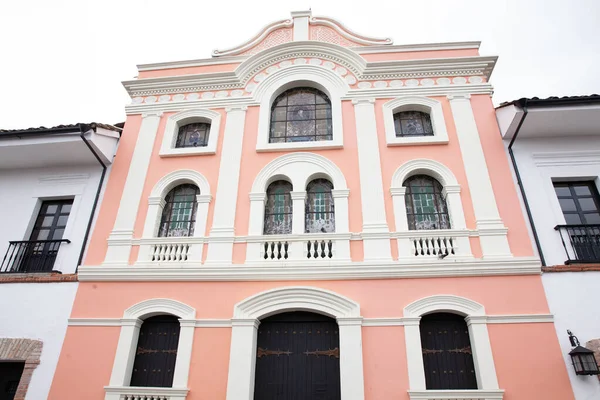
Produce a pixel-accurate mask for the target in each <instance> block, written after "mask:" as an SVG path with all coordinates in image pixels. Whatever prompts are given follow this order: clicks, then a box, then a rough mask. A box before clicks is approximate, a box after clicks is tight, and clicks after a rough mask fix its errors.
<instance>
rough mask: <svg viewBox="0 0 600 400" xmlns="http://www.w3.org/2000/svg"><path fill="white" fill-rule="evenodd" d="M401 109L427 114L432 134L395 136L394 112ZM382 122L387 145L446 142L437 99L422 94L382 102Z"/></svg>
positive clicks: (446, 135) (446, 138) (446, 132)
mask: <svg viewBox="0 0 600 400" xmlns="http://www.w3.org/2000/svg"><path fill="white" fill-rule="evenodd" d="M402 111H420V112H424V113H426V114H428V115H429V117H430V118H431V126H432V128H433V135H429V136H403V137H397V136H396V129H395V127H394V114H395V113H398V112H402ZM383 124H384V127H385V139H386V142H387V145H388V146H408V145H422V144H446V143H448V131H447V129H446V121H445V120H444V110H443V109H442V103H440V102H439V101H437V100H435V99H432V98H429V97H422V96H404V97H397V98H395V99H394V100H390V101H388V102H386V103H384V104H383Z"/></svg>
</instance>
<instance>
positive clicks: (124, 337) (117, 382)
mask: <svg viewBox="0 0 600 400" xmlns="http://www.w3.org/2000/svg"><path fill="white" fill-rule="evenodd" d="M141 326H142V321H141V320H140V319H132V320H122V321H121V333H120V334H119V342H118V343H117V353H116V354H115V360H114V362H113V369H112V373H111V375H110V381H109V382H110V383H109V385H110V386H129V383H130V380H131V371H132V370H133V361H134V360H135V351H136V349H137V342H138V338H139V336H140V327H141Z"/></svg>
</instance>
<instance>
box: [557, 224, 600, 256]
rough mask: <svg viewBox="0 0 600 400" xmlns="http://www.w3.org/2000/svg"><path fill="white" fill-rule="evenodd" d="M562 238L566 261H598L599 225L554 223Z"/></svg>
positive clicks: (599, 245) (599, 254)
mask: <svg viewBox="0 0 600 400" xmlns="http://www.w3.org/2000/svg"><path fill="white" fill-rule="evenodd" d="M554 229H556V230H557V231H558V232H559V234H560V239H561V240H562V244H563V247H564V248H565V253H567V261H565V264H574V263H600V225H556V226H555V227H554Z"/></svg>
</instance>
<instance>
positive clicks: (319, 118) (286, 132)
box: [269, 87, 333, 143]
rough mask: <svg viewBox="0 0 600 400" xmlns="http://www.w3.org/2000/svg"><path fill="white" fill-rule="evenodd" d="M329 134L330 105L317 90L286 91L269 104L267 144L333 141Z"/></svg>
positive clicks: (304, 88) (324, 96)
mask: <svg viewBox="0 0 600 400" xmlns="http://www.w3.org/2000/svg"><path fill="white" fill-rule="evenodd" d="M332 132H333V125H332V118H331V101H330V100H329V97H327V95H326V94H325V93H323V92H321V91H320V90H317V89H314V88H309V87H302V88H294V89H290V90H287V91H285V92H283V93H282V94H280V95H279V96H278V97H277V98H276V99H275V101H274V102H273V106H272V107H271V129H270V132H269V143H286V142H315V141H321V140H333V133H332Z"/></svg>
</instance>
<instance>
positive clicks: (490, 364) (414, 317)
mask: <svg viewBox="0 0 600 400" xmlns="http://www.w3.org/2000/svg"><path fill="white" fill-rule="evenodd" d="M434 312H450V313H455V314H459V315H462V316H465V321H466V322H467V326H468V328H469V338H470V340H471V348H472V351H473V363H474V364H475V370H476V375H477V387H478V389H479V390H477V391H475V392H477V393H479V391H490V390H491V391H498V390H499V388H498V378H497V376H496V366H495V364H494V358H493V354H492V346H491V344H490V338H489V335H488V330H487V317H486V315H485V308H484V306H483V305H482V304H480V303H477V302H476V301H473V300H471V299H467V298H464V297H460V296H455V295H444V294H442V295H434V296H429V297H425V298H422V299H419V300H416V301H414V302H412V303H410V304H408V305H407V306H406V307H404V318H406V319H407V321H405V323H404V335H405V340H406V358H407V362H408V380H409V386H410V391H414V392H415V393H417V392H419V393H428V392H430V391H428V390H427V387H426V385H425V369H424V365H423V355H422V354H421V333H420V328H419V321H420V319H421V317H422V316H423V315H426V314H430V313H434ZM432 393H433V391H432ZM482 393H483V392H482ZM478 396H479V395H477V396H475V397H468V399H484V400H487V397H485V396H484V397H481V396H479V397H478ZM415 398H423V399H453V397H443V396H442V397H435V396H433V397H415ZM462 398H463V397H458V399H462Z"/></svg>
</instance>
